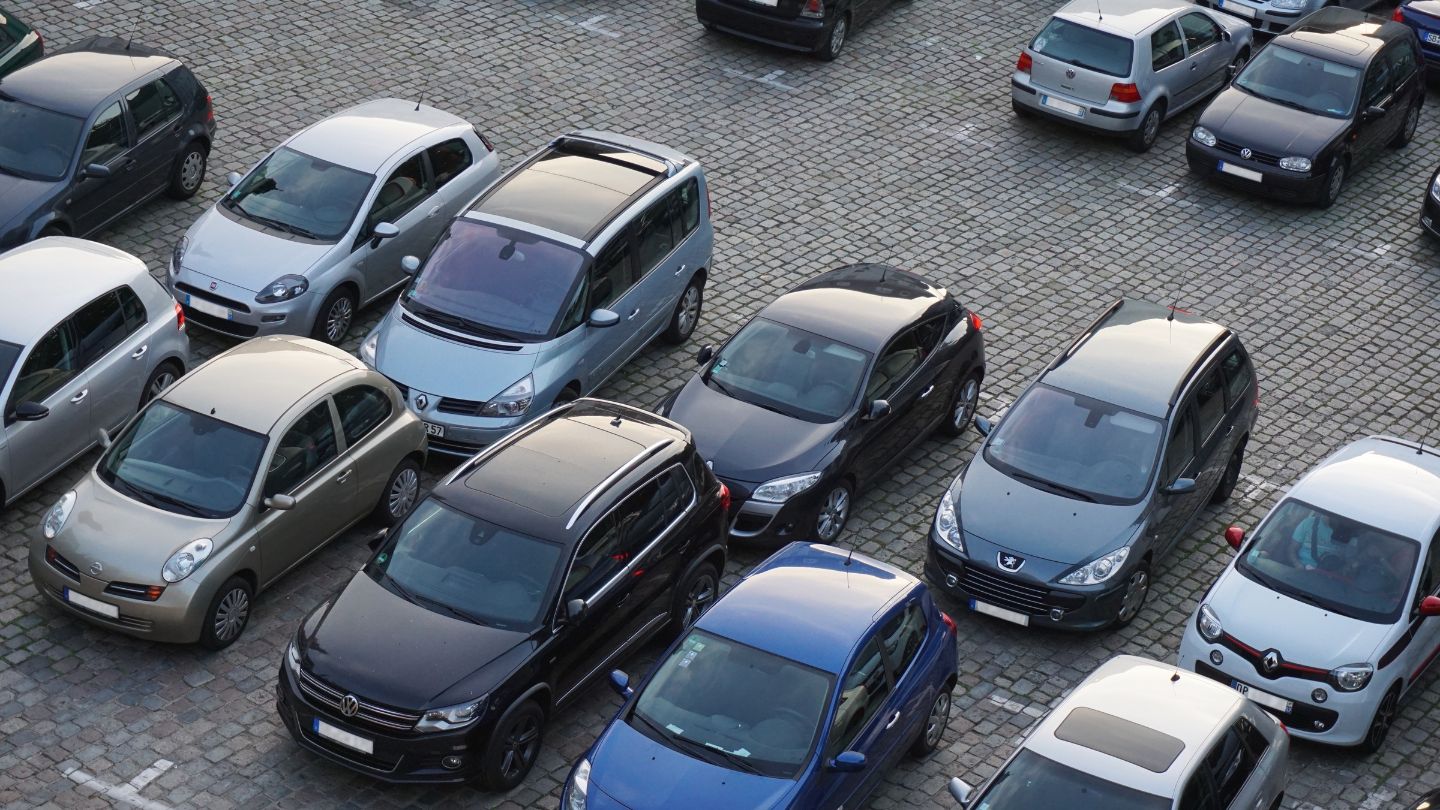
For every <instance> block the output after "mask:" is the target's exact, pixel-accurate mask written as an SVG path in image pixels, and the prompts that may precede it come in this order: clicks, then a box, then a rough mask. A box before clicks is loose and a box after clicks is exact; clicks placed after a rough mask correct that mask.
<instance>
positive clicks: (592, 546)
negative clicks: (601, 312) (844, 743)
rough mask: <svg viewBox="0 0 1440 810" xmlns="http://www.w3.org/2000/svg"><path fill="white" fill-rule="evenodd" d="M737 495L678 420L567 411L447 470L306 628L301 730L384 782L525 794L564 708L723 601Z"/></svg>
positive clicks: (580, 408) (301, 738)
mask: <svg viewBox="0 0 1440 810" xmlns="http://www.w3.org/2000/svg"><path fill="white" fill-rule="evenodd" d="M728 497H729V496H728V493H727V492H726V489H725V487H724V485H723V484H721V483H720V482H719V481H718V480H716V478H715V476H714V475H713V474H711V472H710V471H709V469H707V468H706V466H705V464H704V462H703V461H701V459H700V457H699V455H698V454H697V453H696V452H695V446H694V444H693V442H692V441H691V440H690V436H689V434H688V433H687V432H686V431H685V430H684V429H683V428H681V427H679V426H678V425H675V424H673V423H671V422H668V421H666V420H664V419H662V418H659V417H657V416H655V415H653V414H649V413H646V412H644V411H641V410H637V409H634V408H629V407H626V406H623V405H617V404H614V403H609V402H603V401H600V400H594V399H582V400H578V401H576V402H574V403H572V404H569V405H565V406H562V407H560V408H557V409H556V410H554V411H551V412H550V413H549V414H547V415H545V416H543V417H541V418H540V419H538V420H536V421H535V422H534V423H532V424H530V425H528V426H526V427H524V428H522V429H520V430H519V431H517V432H515V433H513V434H511V435H510V436H509V437H507V438H506V439H504V440H502V441H500V442H498V443H496V444H495V445H492V446H491V447H490V448H488V449H486V450H485V451H483V452H481V453H480V454H479V455H477V456H475V457H474V458H473V459H471V460H470V461H467V462H466V463H465V464H463V465H461V466H460V467H459V468H458V469H457V470H455V472H453V473H451V474H450V475H449V476H448V477H447V478H446V479H445V480H444V481H443V482H442V483H441V484H440V485H439V486H438V487H436V489H435V491H434V492H433V493H431V495H430V496H429V497H428V498H426V499H425V500H424V501H422V502H420V504H419V505H417V506H416V507H415V510H414V511H413V512H411V514H410V516H409V517H408V518H406V519H405V520H404V521H403V522H402V523H401V524H400V526H399V527H398V528H395V529H393V530H391V531H390V532H389V534H388V535H387V536H384V537H383V538H381V539H378V540H377V541H376V546H377V548H376V551H375V555H374V556H373V557H372V558H371V559H370V561H369V562H368V563H366V565H365V567H364V569H362V570H361V571H360V572H358V573H357V574H355V576H354V578H352V579H351V580H350V582H349V584H347V585H346V586H345V588H344V589H343V590H342V591H340V593H338V594H337V595H336V596H334V597H333V598H331V599H329V600H328V601H326V602H324V603H323V604H321V605H320V606H319V607H318V608H316V609H315V610H314V612H312V613H311V614H310V615H309V616H308V617H307V618H306V619H305V620H304V622H302V623H301V626H300V629H299V632H298V633H297V634H296V637H295V639H294V641H292V642H291V644H290V646H289V648H288V649H287V650H286V655H285V660H284V662H283V663H282V664H281V666H280V678H279V683H278V685H277V709H278V711H279V713H280V716H281V718H282V719H283V720H284V722H285V726H286V728H288V729H289V730H290V734H291V735H292V736H293V737H294V738H295V739H296V740H297V741H298V742H299V743H300V744H301V745H302V746H304V747H305V748H308V749H310V750H312V751H315V752H317V753H319V754H321V755H323V756H325V757H327V758H329V759H331V760H334V761H337V762H339V763H341V764H344V765H347V766H349V767H351V768H353V769H355V770H357V771H361V772H363V773H367V774H370V775H372V776H376V777H378V778H381V779H384V780H387V781H393V782H460V781H467V780H479V781H480V782H481V783H482V784H484V785H485V786H487V787H490V788H493V789H497V790H505V789H509V788H511V787H513V786H515V785H517V784H519V782H520V781H521V780H522V779H524V778H525V775H526V774H527V773H529V771H530V768H531V766H532V765H534V764H535V758H536V755H537V754H538V753H539V750H540V745H541V740H542V739H543V737H544V731H545V725H546V722H547V721H548V719H549V718H550V717H551V716H552V715H553V714H554V712H555V711H556V709H557V708H559V707H562V706H564V705H565V704H566V702H568V701H569V700H570V699H571V698H573V697H575V696H576V695H577V694H578V693H579V691H580V688H581V687H582V686H584V685H585V683H586V682H587V681H589V680H590V679H591V678H592V677H593V676H595V675H596V674H597V673H601V672H608V671H610V669H611V668H612V664H613V663H614V662H615V661H616V660H617V659H618V658H619V657H620V656H621V655H623V654H624V653H625V652H627V651H629V650H632V649H634V648H635V646H636V645H638V644H640V643H641V642H642V641H643V640H645V639H646V638H647V637H649V636H651V635H652V634H654V633H656V632H658V631H660V630H661V629H663V628H665V627H667V626H668V627H670V628H682V627H685V626H688V625H689V624H690V623H692V622H693V621H694V620H695V619H696V618H698V617H699V615H700V613H701V612H703V611H704V609H705V608H707V607H708V606H709V605H710V604H711V603H712V602H714V600H715V598H716V596H717V595H718V592H719V585H720V575H721V572H722V571H723V570H724V566H725V554H726V546H725V522H726V507H727V499H728Z"/></svg>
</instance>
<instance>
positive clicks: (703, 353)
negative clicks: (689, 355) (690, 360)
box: [695, 345, 715, 366]
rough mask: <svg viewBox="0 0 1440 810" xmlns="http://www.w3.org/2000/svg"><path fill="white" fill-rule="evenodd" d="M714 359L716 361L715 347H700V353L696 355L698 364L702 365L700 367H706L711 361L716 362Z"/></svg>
mask: <svg viewBox="0 0 1440 810" xmlns="http://www.w3.org/2000/svg"><path fill="white" fill-rule="evenodd" d="M714 359H715V347H714V346H709V345H706V346H701V347H700V351H698V352H696V353H695V362H696V363H698V364H700V365H702V366H703V365H705V364H706V363H708V362H710V361H711V360H714Z"/></svg>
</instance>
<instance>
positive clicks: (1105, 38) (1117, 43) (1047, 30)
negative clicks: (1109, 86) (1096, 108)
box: [1030, 17, 1135, 77]
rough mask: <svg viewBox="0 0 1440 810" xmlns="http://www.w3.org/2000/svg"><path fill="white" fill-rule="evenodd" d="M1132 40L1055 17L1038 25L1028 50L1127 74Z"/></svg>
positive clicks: (1090, 67)
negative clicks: (1038, 31)
mask: <svg viewBox="0 0 1440 810" xmlns="http://www.w3.org/2000/svg"><path fill="white" fill-rule="evenodd" d="M1134 48H1135V46H1134V44H1133V43H1132V42H1131V41H1130V40H1128V39H1126V38H1124V37H1118V36H1115V35H1114V34H1107V33H1105V32H1104V31H1096V30H1095V29H1094V28H1087V27H1085V26H1083V25H1077V24H1076V23H1072V22H1067V21H1065V20H1062V19H1059V18H1058V17H1052V18H1050V22H1048V23H1046V24H1045V27H1044V28H1042V29H1040V33H1039V34H1037V35H1036V36H1035V41H1034V42H1031V43H1030V50H1032V51H1034V52H1036V53H1039V54H1044V55H1045V56H1048V57H1050V58H1051V59H1058V60H1060V61H1061V62H1066V63H1069V64H1072V65H1075V66H1076V67H1081V68H1085V69H1086V70H1094V71H1098V72H1100V73H1104V74H1107V75H1110V76H1121V77H1124V76H1129V75H1130V64H1131V62H1133V61H1134V58H1133V55H1134Z"/></svg>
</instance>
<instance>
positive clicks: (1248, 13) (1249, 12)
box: [1215, 0, 1255, 20]
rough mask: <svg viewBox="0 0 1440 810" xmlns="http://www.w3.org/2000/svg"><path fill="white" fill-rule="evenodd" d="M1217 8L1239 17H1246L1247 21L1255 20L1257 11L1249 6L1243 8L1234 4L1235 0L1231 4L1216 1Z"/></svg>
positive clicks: (1219, 0)
mask: <svg viewBox="0 0 1440 810" xmlns="http://www.w3.org/2000/svg"><path fill="white" fill-rule="evenodd" d="M1215 7H1216V8H1218V9H1220V10H1222V11H1225V12H1228V13H1230V14H1234V15H1235V16H1237V17H1244V18H1245V19H1247V20H1253V19H1255V9H1253V8H1250V7H1249V6H1242V5H1240V4H1239V3H1236V2H1234V0H1230V2H1227V1H1226V0H1216V3H1215Z"/></svg>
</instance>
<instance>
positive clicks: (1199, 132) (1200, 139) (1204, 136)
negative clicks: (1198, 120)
mask: <svg viewBox="0 0 1440 810" xmlns="http://www.w3.org/2000/svg"><path fill="white" fill-rule="evenodd" d="M1190 137H1192V138H1194V139H1195V142H1196V143H1203V144H1205V145H1206V146H1214V145H1215V133H1213V132H1211V131H1210V130H1208V129H1206V128H1204V127H1195V128H1194V129H1192V130H1190Z"/></svg>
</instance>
